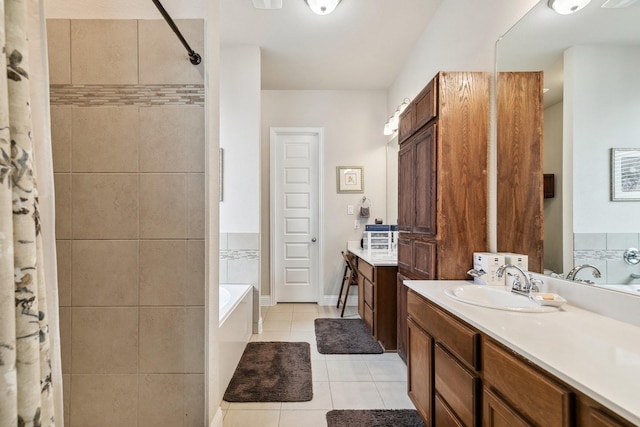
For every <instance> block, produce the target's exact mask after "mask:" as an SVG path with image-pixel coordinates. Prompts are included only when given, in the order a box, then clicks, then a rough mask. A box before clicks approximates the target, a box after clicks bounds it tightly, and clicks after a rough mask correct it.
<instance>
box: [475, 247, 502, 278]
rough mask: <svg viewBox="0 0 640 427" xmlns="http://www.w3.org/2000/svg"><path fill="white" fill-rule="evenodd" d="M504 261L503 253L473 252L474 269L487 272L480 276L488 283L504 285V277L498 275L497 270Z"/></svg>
mask: <svg viewBox="0 0 640 427" xmlns="http://www.w3.org/2000/svg"><path fill="white" fill-rule="evenodd" d="M504 263H505V261H504V255H503V254H494V253H490V252H474V253H473V269H474V270H476V271H484V272H485V274H483V275H482V277H480V282H481V281H484V282H485V283H486V284H487V285H504V278H502V277H498V276H496V271H497V270H498V268H500V266H502V265H503V264H504Z"/></svg>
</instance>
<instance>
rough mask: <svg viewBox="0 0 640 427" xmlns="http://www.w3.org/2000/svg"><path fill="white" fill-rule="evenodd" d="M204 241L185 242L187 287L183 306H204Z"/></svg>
mask: <svg viewBox="0 0 640 427" xmlns="http://www.w3.org/2000/svg"><path fill="white" fill-rule="evenodd" d="M204 263H205V258H204V240H189V241H188V242H187V274H186V276H187V286H186V289H185V295H184V299H185V304H187V305H201V306H204V284H205V277H204Z"/></svg>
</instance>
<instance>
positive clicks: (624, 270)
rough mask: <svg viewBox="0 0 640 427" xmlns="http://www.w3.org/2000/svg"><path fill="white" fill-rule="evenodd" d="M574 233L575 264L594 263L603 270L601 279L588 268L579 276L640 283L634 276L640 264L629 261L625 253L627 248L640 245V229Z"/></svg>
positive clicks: (638, 272) (602, 280)
mask: <svg viewBox="0 0 640 427" xmlns="http://www.w3.org/2000/svg"><path fill="white" fill-rule="evenodd" d="M573 236H574V237H573V245H574V251H573V258H574V264H575V265H580V264H593V265H595V266H596V267H598V269H599V270H600V272H601V273H602V277H601V278H599V279H598V278H595V277H593V276H591V273H590V271H589V270H585V271H583V272H580V273H579V274H578V278H580V279H588V280H592V281H593V282H595V283H600V284H611V285H613V284H640V280H638V279H633V278H631V273H636V274H640V264H639V265H629V264H627V263H626V262H625V261H624V259H623V257H622V255H623V253H624V251H625V250H627V249H629V248H638V246H640V233H575V234H574V235H573Z"/></svg>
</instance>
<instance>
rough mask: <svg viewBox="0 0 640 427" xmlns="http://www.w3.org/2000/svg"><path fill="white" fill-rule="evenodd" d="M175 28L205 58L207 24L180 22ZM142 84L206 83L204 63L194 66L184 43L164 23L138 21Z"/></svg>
mask: <svg viewBox="0 0 640 427" xmlns="http://www.w3.org/2000/svg"><path fill="white" fill-rule="evenodd" d="M175 23H176V26H177V27H178V28H179V29H180V32H181V33H182V35H183V36H184V38H185V39H186V40H187V43H189V45H190V46H191V49H193V50H195V51H196V52H198V53H199V54H200V55H203V54H204V49H203V47H204V21H203V20H202V19H177V20H176V21H175ZM138 24H139V31H140V35H139V40H140V41H139V43H140V47H139V51H140V83H143V84H144V83H147V84H153V83H192V84H203V83H204V78H203V76H204V60H203V61H202V63H200V65H193V64H191V62H190V61H189V55H188V54H187V51H186V49H185V48H184V46H182V43H180V41H179V40H178V39H177V38H176V35H175V34H174V33H173V31H172V30H171V28H169V26H168V25H167V23H166V22H164V21H163V20H153V21H151V20H145V21H138Z"/></svg>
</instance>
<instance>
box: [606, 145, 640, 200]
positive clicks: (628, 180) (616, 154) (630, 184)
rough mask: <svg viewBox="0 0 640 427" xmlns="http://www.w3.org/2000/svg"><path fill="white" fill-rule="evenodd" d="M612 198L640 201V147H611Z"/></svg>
mask: <svg viewBox="0 0 640 427" xmlns="http://www.w3.org/2000/svg"><path fill="white" fill-rule="evenodd" d="M611 200H613V201H634V200H635V201H640V148H612V149H611Z"/></svg>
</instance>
